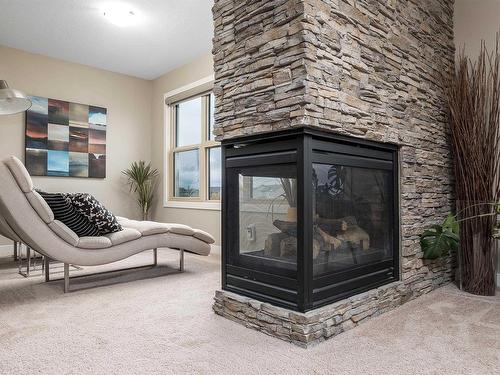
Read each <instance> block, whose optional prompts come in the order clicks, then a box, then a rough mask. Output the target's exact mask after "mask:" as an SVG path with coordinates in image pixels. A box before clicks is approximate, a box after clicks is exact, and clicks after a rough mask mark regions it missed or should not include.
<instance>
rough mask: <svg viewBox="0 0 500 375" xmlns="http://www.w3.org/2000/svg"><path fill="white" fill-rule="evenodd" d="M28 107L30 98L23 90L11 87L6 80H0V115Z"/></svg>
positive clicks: (17, 111)
mask: <svg viewBox="0 0 500 375" xmlns="http://www.w3.org/2000/svg"><path fill="white" fill-rule="evenodd" d="M30 107H31V100H29V99H28V98H27V96H26V94H25V93H24V92H22V91H19V90H15V89H11V88H10V87H9V85H8V84H7V81H4V80H0V115H13V114H14V113H19V112H23V111H26V110H28V109H29V108H30Z"/></svg>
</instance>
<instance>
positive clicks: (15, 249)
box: [14, 241, 17, 261]
mask: <svg viewBox="0 0 500 375" xmlns="http://www.w3.org/2000/svg"><path fill="white" fill-rule="evenodd" d="M14 261H17V241H14Z"/></svg>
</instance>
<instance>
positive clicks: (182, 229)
mask: <svg viewBox="0 0 500 375" xmlns="http://www.w3.org/2000/svg"><path fill="white" fill-rule="evenodd" d="M164 225H166V226H167V227H168V231H169V232H170V233H176V234H183V235H185V236H192V235H193V234H194V229H193V228H191V227H189V226H187V225H184V224H173V223H165V224H164Z"/></svg>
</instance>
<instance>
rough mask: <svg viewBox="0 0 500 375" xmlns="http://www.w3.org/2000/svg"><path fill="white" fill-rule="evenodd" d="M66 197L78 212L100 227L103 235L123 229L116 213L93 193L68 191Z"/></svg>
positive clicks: (100, 232)
mask: <svg viewBox="0 0 500 375" xmlns="http://www.w3.org/2000/svg"><path fill="white" fill-rule="evenodd" d="M65 197H66V199H67V200H68V201H69V202H71V204H72V205H73V207H74V208H75V209H76V210H77V211H78V212H80V213H81V214H82V215H83V216H85V217H86V218H87V219H88V220H89V221H90V222H91V223H92V224H94V225H95V226H96V227H97V228H98V229H99V234H100V235H101V236H102V235H105V234H108V233H114V232H119V231H121V230H122V226H121V225H120V224H119V223H118V220H116V217H115V215H113V214H112V213H111V211H109V210H108V209H107V208H106V207H104V206H103V205H102V204H101V203H100V202H99V201H98V200H97V199H95V198H94V197H93V196H92V195H90V194H87V193H67V194H65Z"/></svg>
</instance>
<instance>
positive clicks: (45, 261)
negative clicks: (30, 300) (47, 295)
mask: <svg viewBox="0 0 500 375" xmlns="http://www.w3.org/2000/svg"><path fill="white" fill-rule="evenodd" d="M43 264H44V268H45V282H49V281H50V271H49V264H50V259H49V257H48V256H44V257H43Z"/></svg>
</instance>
